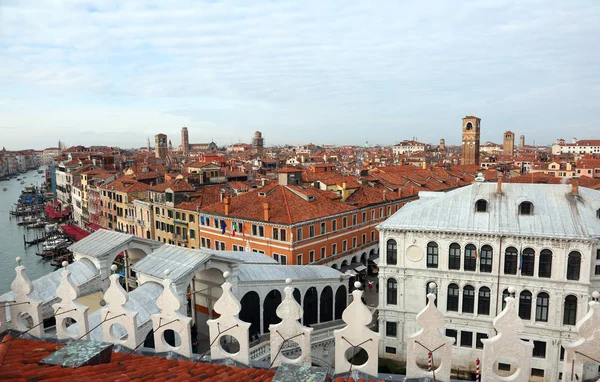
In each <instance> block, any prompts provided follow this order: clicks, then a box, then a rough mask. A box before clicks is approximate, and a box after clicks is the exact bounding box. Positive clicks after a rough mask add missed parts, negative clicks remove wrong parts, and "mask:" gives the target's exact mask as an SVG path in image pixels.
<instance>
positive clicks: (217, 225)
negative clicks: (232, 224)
mask: <svg viewBox="0 0 600 382" xmlns="http://www.w3.org/2000/svg"><path fill="white" fill-rule="evenodd" d="M213 221H214V223H215V228H219V219H217V218H214V219H213Z"/></svg>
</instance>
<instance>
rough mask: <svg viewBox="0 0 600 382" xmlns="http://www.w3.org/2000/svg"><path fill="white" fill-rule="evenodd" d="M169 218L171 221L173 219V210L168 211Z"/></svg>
mask: <svg viewBox="0 0 600 382" xmlns="http://www.w3.org/2000/svg"><path fill="white" fill-rule="evenodd" d="M167 216H168V217H169V218H170V219H173V210H167Z"/></svg>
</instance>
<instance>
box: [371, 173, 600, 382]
mask: <svg viewBox="0 0 600 382" xmlns="http://www.w3.org/2000/svg"><path fill="white" fill-rule="evenodd" d="M482 180H483V177H479V179H477V181H476V182H475V183H474V184H472V185H470V186H467V187H463V188H460V189H457V190H453V191H450V192H447V193H423V192H422V193H420V194H419V201H417V202H413V203H410V204H409V205H407V206H405V207H404V208H402V209H401V210H400V211H399V212H397V213H396V214H394V215H393V216H392V217H390V218H389V219H387V220H386V221H385V222H383V223H382V224H380V225H379V226H378V230H379V233H380V236H381V241H380V253H382V255H381V257H380V262H379V284H380V285H381V287H380V290H379V301H380V305H379V306H380V311H379V327H380V328H385V329H384V330H385V336H384V337H383V339H382V341H381V343H380V354H381V355H382V356H384V357H386V358H392V359H395V360H399V361H404V360H405V359H406V348H405V346H404V345H403V344H404V343H405V342H406V338H407V337H408V336H409V335H410V334H412V333H414V332H415V331H416V330H417V324H416V315H417V313H419V311H420V310H421V309H423V308H424V306H425V304H426V297H425V296H426V294H427V293H430V292H431V293H435V294H436V295H437V297H438V298H437V307H438V309H440V311H441V312H442V313H443V314H444V317H445V334H446V335H447V336H450V337H454V338H455V339H456V342H455V344H454V347H453V359H452V368H453V369H461V370H471V371H472V372H474V371H475V364H474V360H476V359H477V358H481V357H482V348H483V343H482V340H483V339H486V338H490V337H492V336H494V335H495V331H494V328H493V327H492V321H493V319H494V317H496V316H497V315H498V314H499V313H500V311H501V310H502V309H503V307H504V302H503V300H504V298H505V297H506V296H507V295H508V288H509V287H511V286H512V287H514V288H516V299H517V305H518V314H519V316H520V317H521V319H522V321H523V324H524V326H525V330H524V332H523V333H521V338H524V339H527V340H529V341H531V342H532V343H533V354H532V359H531V367H532V369H531V373H532V375H533V376H538V377H539V376H542V377H543V378H545V379H544V380H551V381H558V380H559V373H560V372H561V371H562V369H563V358H564V349H562V347H561V345H562V344H563V343H568V342H572V341H573V340H574V339H575V338H576V337H577V328H576V327H575V324H576V322H577V321H578V320H580V319H582V318H583V316H584V315H585V314H586V312H587V302H588V296H589V294H590V292H591V291H593V290H598V289H599V288H600V240H599V237H600V191H597V190H592V189H588V188H583V187H579V186H578V185H577V182H573V184H571V185H566V184H518V183H511V184H502V182H501V178H500V179H499V182H498V183H484V182H482ZM431 285H433V287H431ZM503 367H507V368H509V369H510V365H505V366H503Z"/></svg>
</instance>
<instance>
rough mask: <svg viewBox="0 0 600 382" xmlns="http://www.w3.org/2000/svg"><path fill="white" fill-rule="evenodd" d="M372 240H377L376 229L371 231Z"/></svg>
mask: <svg viewBox="0 0 600 382" xmlns="http://www.w3.org/2000/svg"><path fill="white" fill-rule="evenodd" d="M371 241H372V242H373V241H375V231H371Z"/></svg>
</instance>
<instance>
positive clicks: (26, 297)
mask: <svg viewBox="0 0 600 382" xmlns="http://www.w3.org/2000/svg"><path fill="white" fill-rule="evenodd" d="M16 260H17V264H19V265H18V266H17V267H16V268H15V271H16V273H17V276H16V277H15V279H14V281H13V282H12V284H11V285H10V289H11V290H12V291H13V292H14V294H15V299H14V302H13V303H11V306H10V317H11V324H12V328H13V329H14V330H16V331H19V332H25V331H27V332H28V333H29V334H31V335H32V336H34V337H37V338H40V339H41V338H44V326H43V325H40V324H41V322H42V307H41V304H42V301H41V300H40V299H39V298H38V297H37V296H36V294H35V291H34V288H33V283H32V282H31V280H30V279H29V277H28V276H27V273H26V272H25V267H24V266H22V265H20V264H21V258H20V257H17V259H16Z"/></svg>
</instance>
